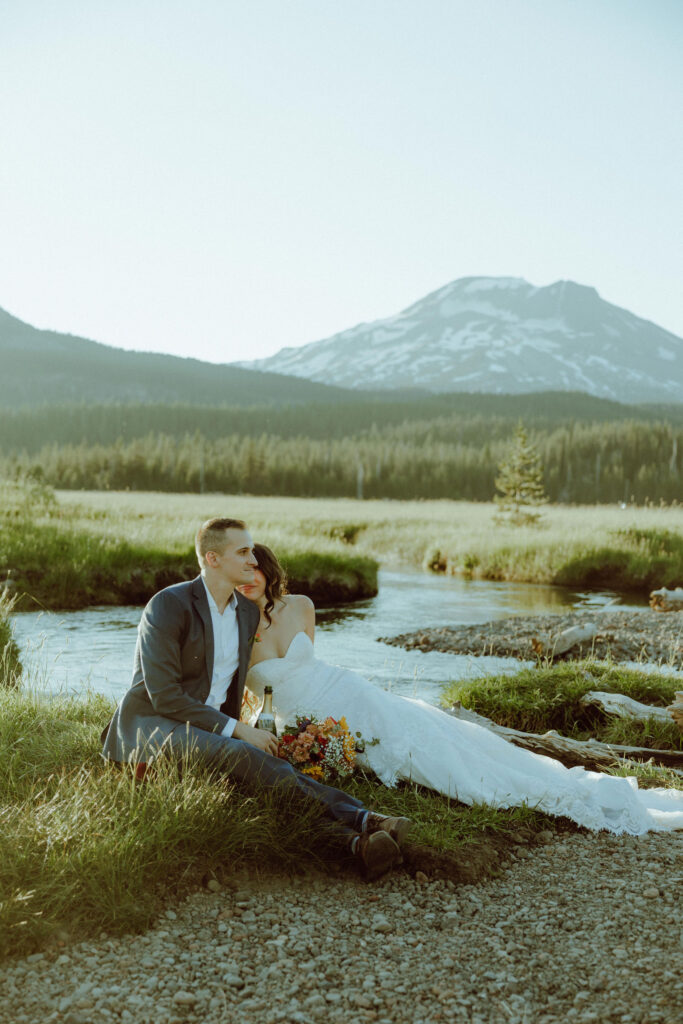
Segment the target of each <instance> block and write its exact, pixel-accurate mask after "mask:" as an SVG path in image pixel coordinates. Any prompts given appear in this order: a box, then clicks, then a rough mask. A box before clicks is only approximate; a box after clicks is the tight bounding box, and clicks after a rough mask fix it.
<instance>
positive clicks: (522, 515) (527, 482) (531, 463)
mask: <svg viewBox="0 0 683 1024" xmlns="http://www.w3.org/2000/svg"><path fill="white" fill-rule="evenodd" d="M495 483H496V487H497V489H498V490H499V491H500V494H496V495H495V496H494V501H495V502H496V504H497V506H498V509H499V513H498V515H497V516H496V520H497V522H500V523H512V524H514V525H516V526H519V525H533V524H535V523H538V521H539V519H540V518H541V517H540V513H539V512H538V507H539V506H540V505H544V504H545V503H546V502H547V500H548V498H547V497H546V493H545V489H544V487H543V467H542V465H541V457H540V455H539V454H538V452H537V451H536V449H535V448H534V446H533V445H532V444H531V442H530V441H529V438H528V437H527V432H526V430H525V429H524V424H523V423H522V422H521V421H520V422H519V423H518V425H517V430H516V431H515V437H514V441H513V445H512V450H511V452H510V454H509V455H508V457H507V458H506V459H505V460H504V461H503V462H501V464H500V465H499V467H498V476H497V477H496V481H495Z"/></svg>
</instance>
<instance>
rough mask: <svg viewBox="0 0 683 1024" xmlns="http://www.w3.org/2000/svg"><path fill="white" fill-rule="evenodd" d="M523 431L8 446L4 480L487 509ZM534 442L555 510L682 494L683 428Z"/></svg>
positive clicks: (460, 421) (549, 435)
mask: <svg viewBox="0 0 683 1024" xmlns="http://www.w3.org/2000/svg"><path fill="white" fill-rule="evenodd" d="M194 412H195V414H196V413H197V412H198V410H196V409H195V410H194ZM228 412H229V411H226V415H227V413H228ZM240 415H241V416H243V415H244V414H243V413H240ZM255 423H256V421H254V426H255ZM195 426H196V423H195ZM515 426H516V424H515V423H514V422H511V421H510V420H505V419H504V418H502V417H501V418H499V420H498V419H494V421H493V422H492V421H491V419H487V418H486V417H485V416H474V417H463V416H457V415H450V416H442V417H439V418H436V419H433V420H427V421H420V420H416V421H414V422H410V421H409V422H403V423H396V424H388V425H385V426H383V427H381V428H380V427H379V426H378V425H377V424H376V423H375V424H374V425H372V426H370V427H369V429H366V430H360V431H359V432H358V433H356V434H355V435H354V436H347V437H331V438H318V437H311V436H291V437H287V436H282V434H281V433H276V432H275V431H273V430H272V426H271V429H270V430H265V429H263V430H262V431H261V432H260V433H258V434H256V433H254V434H253V435H248V434H245V433H240V432H232V433H229V434H227V435H223V436H216V434H215V433H214V432H213V431H211V432H208V430H207V433H206V434H204V433H202V432H200V431H199V430H197V429H195V430H194V431H193V432H189V431H188V432H186V433H185V434H184V435H183V436H180V437H178V436H172V435H171V434H170V433H166V432H149V433H147V434H146V435H145V436H143V437H136V438H134V439H132V440H125V439H123V438H119V439H118V440H115V441H110V442H109V443H93V438H92V437H90V438H89V439H88V440H84V441H81V442H80V443H68V442H67V443H58V442H61V439H60V438H56V439H55V442H54V443H51V444H43V445H42V446H41V447H39V448H37V449H36V448H32V447H31V446H30V445H29V444H27V445H25V446H23V448H22V447H20V446H19V445H12V446H11V447H10V446H6V445H4V444H3V449H2V455H0V474H2V475H14V474H21V475H23V474H25V473H30V474H31V475H33V476H34V477H39V478H41V479H43V480H45V482H46V483H49V484H51V485H52V486H54V487H59V488H65V489H103V490H107V489H111V490H125V489H126V488H129V489H131V490H158V491H180V492H201V491H207V492H228V493H235V492H236V493H250V494H279V495H291V496H310V497H355V496H356V495H358V494H359V493H360V494H362V496H363V497H365V498H400V499H415V498H418V499H419V498H452V499H469V500H474V501H489V500H491V498H492V497H493V494H494V491H495V478H496V476H497V473H498V468H499V466H500V464H501V462H502V461H503V460H504V459H505V458H506V456H507V455H508V453H509V450H510V439H511V437H512V435H513V433H514V429H515ZM214 427H215V424H214ZM349 427H350V424H349V423H348V422H347V424H346V429H347V430H348V429H349ZM529 439H530V442H531V443H532V444H533V445H534V447H535V449H536V450H537V451H538V453H539V456H540V459H541V463H542V466H543V482H544V487H545V491H546V493H547V495H548V497H549V498H550V500H551V501H559V502H567V503H595V502H621V501H627V502H630V501H636V502H638V503H643V502H645V501H646V500H650V501H656V502H659V501H665V502H667V503H669V502H672V501H678V500H680V499H681V496H682V494H683V486H682V479H683V426H677V425H674V424H672V423H665V422H646V421H638V420H621V421H614V422H609V421H607V422H589V423H579V422H574V423H572V422H570V423H566V424H563V425H561V426H556V427H552V428H548V429H545V430H544V429H539V428H538V427H537V426H535V427H534V428H533V429H530V430H529Z"/></svg>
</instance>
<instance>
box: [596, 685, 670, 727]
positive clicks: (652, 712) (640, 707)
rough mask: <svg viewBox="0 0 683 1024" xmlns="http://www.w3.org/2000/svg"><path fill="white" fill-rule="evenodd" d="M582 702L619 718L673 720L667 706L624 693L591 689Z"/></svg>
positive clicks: (640, 720)
mask: <svg viewBox="0 0 683 1024" xmlns="http://www.w3.org/2000/svg"><path fill="white" fill-rule="evenodd" d="M581 703H582V704H583V705H584V706H586V707H598V708H601V709H602V710H603V711H604V712H606V714H608V715H615V716H616V717H617V718H629V719H631V720H634V719H635V720H636V721H639V722H646V721H647V720H648V719H651V718H654V719H655V720H656V721H658V722H670V721H671V715H670V714H669V712H668V711H667V709H666V708H655V707H653V706H652V705H651V704H641V703H640V701H639V700H633V699H632V698H631V697H627V696H626V695H625V694H623V693H603V692H602V691H601V690H589V691H588V693H585V694H584V695H583V697H582V698H581ZM681 710H683V708H682V709H681Z"/></svg>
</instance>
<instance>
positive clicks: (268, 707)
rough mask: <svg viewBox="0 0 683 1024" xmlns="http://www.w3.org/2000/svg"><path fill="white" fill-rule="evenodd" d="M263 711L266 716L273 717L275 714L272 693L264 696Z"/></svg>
mask: <svg viewBox="0 0 683 1024" xmlns="http://www.w3.org/2000/svg"><path fill="white" fill-rule="evenodd" d="M263 710H264V711H265V712H266V714H270V715H272V713H273V695H272V693H266V694H264V696H263Z"/></svg>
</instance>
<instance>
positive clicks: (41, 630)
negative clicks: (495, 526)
mask: <svg viewBox="0 0 683 1024" xmlns="http://www.w3.org/2000/svg"><path fill="white" fill-rule="evenodd" d="M628 602H631V603H628ZM633 602H634V599H633V598H632V597H630V598H624V597H622V596H620V595H618V594H615V593H611V592H600V593H596V592H592V593H588V594H586V593H580V592H577V591H570V590H566V589H565V588H561V587H552V586H544V585H537V584H525V583H492V582H488V581H478V580H462V579H457V578H454V577H450V576H435V575H433V574H431V573H422V572H380V574H379V593H378V595H377V597H375V598H372V599H371V600H368V601H359V602H357V603H355V604H353V605H347V606H345V607H342V608H332V609H323V610H322V611H319V612H318V626H317V631H316V649H317V654H318V657H320V658H323V659H324V660H325V661H329V662H331V663H332V664H335V665H343V666H344V667H345V668H351V669H354V670H356V671H358V672H361V673H362V674H363V675H364V676H366V677H367V678H369V679H371V680H372V681H373V682H375V683H376V684H377V685H379V686H382V687H384V688H387V689H392V690H393V691H394V692H395V693H400V694H404V695H405V696H409V697H422V698H423V699H424V700H426V701H429V702H430V703H433V704H436V703H438V700H439V696H440V693H441V689H442V687H443V684H444V683H445V682H449V681H451V680H454V679H461V680H464V679H471V678H474V677H476V676H481V675H486V674H488V673H492V672H505V673H511V672H515V671H516V670H517V669H518V668H519V667H520V662H519V661H517V660H516V659H514V658H493V657H473V656H469V655H467V656H465V655H453V654H440V653H438V652H429V653H427V654H423V653H422V652H421V651H404V650H402V649H401V648H398V647H391V646H389V645H388V644H384V643H381V642H379V640H378V638H379V637H382V636H384V637H386V636H395V635H396V634H398V633H406V632H409V631H411V630H414V629H420V628H425V627H428V626H443V625H455V624H463V623H470V624H474V623H479V622H488V621H489V620H491V619H499V618H504V617H506V616H510V615H519V614H529V615H534V614H543V613H548V612H557V613H560V612H566V611H568V610H569V609H571V608H590V607H595V608H604V607H605V606H606V605H609V604H615V605H619V606H620V607H634V603H633ZM140 612H141V609H140V608H137V607H135V608H128V607H124V608H118V607H110V606H101V607H95V608H88V609H86V610H84V611H79V612H23V613H19V614H17V615H16V617H15V622H16V632H15V635H16V638H17V641H18V643H19V646H20V648H21V651H22V660H23V662H24V665H25V667H26V668H27V669H28V676H29V678H31V679H32V680H34V681H35V682H36V683H37V684H38V685H40V686H45V687H46V688H47V689H48V690H50V691H58V690H70V691H73V692H77V693H78V692H82V691H83V690H84V689H86V688H90V689H92V690H94V691H96V692H98V693H104V694H107V695H108V696H111V697H114V698H116V699H118V698H119V697H120V696H121V695H122V694H123V693H124V691H125V690H126V689H127V687H128V686H129V685H130V681H131V676H132V667H133V653H134V650H135V640H136V629H137V625H138V622H139V620H140Z"/></svg>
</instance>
